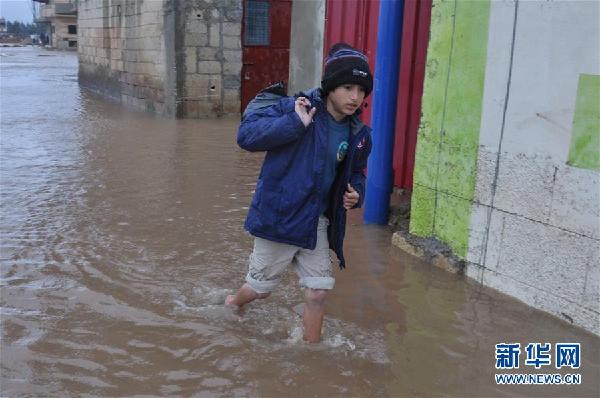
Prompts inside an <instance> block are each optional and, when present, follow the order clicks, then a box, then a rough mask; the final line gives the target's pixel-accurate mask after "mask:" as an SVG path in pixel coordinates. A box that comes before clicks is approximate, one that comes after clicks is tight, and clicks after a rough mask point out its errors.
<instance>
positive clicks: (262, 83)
mask: <svg viewBox="0 0 600 398" xmlns="http://www.w3.org/2000/svg"><path fill="white" fill-rule="evenodd" d="M291 22H292V1H291V0H244V18H243V26H242V63H243V64H242V85H241V86H242V92H241V96H242V101H241V105H242V109H241V110H242V112H243V110H244V109H245V108H246V105H248V102H250V100H252V98H254V96H255V95H256V93H258V92H259V91H260V90H262V89H263V88H265V87H267V86H269V85H270V84H272V83H275V82H277V81H279V80H283V81H285V83H286V85H287V82H288V78H289V62H290V28H291Z"/></svg>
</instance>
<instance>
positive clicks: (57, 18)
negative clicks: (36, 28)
mask: <svg viewBox="0 0 600 398" xmlns="http://www.w3.org/2000/svg"><path fill="white" fill-rule="evenodd" d="M33 1H36V2H38V3H40V8H39V15H38V17H37V18H36V22H38V23H44V24H46V27H47V28H46V34H45V35H44V38H45V42H46V44H48V45H49V46H51V47H53V48H57V49H60V50H77V2H76V1H74V0H33Z"/></svg>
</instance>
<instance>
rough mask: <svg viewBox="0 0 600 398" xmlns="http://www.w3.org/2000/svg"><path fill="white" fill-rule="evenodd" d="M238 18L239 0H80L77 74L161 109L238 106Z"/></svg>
mask: <svg viewBox="0 0 600 398" xmlns="http://www.w3.org/2000/svg"><path fill="white" fill-rule="evenodd" d="M241 19H242V3H241V0H221V1H213V0H195V1H185V2H179V1H174V0H82V1H80V3H79V30H78V33H79V61H80V62H79V64H80V67H79V77H80V82H81V84H82V85H83V86H86V87H88V88H91V89H92V90H95V91H97V92H100V93H102V94H104V95H107V96H109V97H112V98H113V99H115V100H118V101H120V102H122V103H124V104H126V105H129V106H132V107H135V108H138V109H141V110H146V111H150V112H156V113H158V114H162V115H167V116H176V117H192V118H193V117H204V116H215V115H222V114H226V113H238V112H239V108H240V98H239V91H240V76H239V75H240V70H241V42H240V29H241Z"/></svg>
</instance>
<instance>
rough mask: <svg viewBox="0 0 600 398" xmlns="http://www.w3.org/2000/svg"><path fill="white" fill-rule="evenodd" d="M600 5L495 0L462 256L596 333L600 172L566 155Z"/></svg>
mask: <svg viewBox="0 0 600 398" xmlns="http://www.w3.org/2000/svg"><path fill="white" fill-rule="evenodd" d="M599 15H600V3H599V2H597V1H576V2H570V1H518V2H516V1H513V0H511V1H492V2H491V13H490V24H489V41H488V56H487V66H486V80H485V87H484V102H483V109H482V122H481V133H480V149H479V156H478V173H477V174H478V177H477V184H476V193H475V203H474V206H473V213H472V217H471V231H470V239H469V252H468V256H467V260H468V262H469V265H468V267H467V274H468V275H469V276H471V277H473V278H476V279H478V280H480V281H481V282H483V283H484V284H486V285H489V286H492V287H494V288H496V289H498V290H501V291H503V292H505V293H508V294H510V295H512V296H515V297H517V298H519V299H521V300H523V301H524V302H526V303H528V304H530V305H532V306H534V307H537V308H540V309H543V310H545V311H548V312H551V313H553V314H555V315H557V316H559V317H561V318H563V319H565V320H567V321H569V322H572V323H573V324H575V325H578V326H582V327H584V328H586V329H588V330H590V331H592V332H594V333H596V334H600V324H599V306H600V301H599V300H600V299H599V291H600V276H599V275H600V174H599V173H598V172H597V171H593V170H587V169H581V168H576V167H572V166H569V165H567V163H566V162H567V157H568V153H569V147H570V142H571V135H572V129H573V115H574V111H575V99H576V95H577V89H578V81H579V76H580V74H583V73H585V74H591V75H600V55H599V48H600V43H599V37H600V29H599V20H598V16H599ZM513 27H515V30H514V35H513ZM599 150H600V148H599Z"/></svg>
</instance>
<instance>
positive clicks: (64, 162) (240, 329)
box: [0, 48, 600, 397]
mask: <svg viewBox="0 0 600 398" xmlns="http://www.w3.org/2000/svg"><path fill="white" fill-rule="evenodd" d="M0 62H1V87H0V88H1V106H2V108H1V117H2V120H1V137H0V149H1V153H0V154H1V158H0V159H1V164H0V187H1V192H0V194H1V205H2V213H1V215H2V217H1V224H0V233H1V237H0V249H1V269H0V271H1V306H2V313H1V332H2V342H1V364H2V375H1V385H0V387H1V391H0V393H1V395H2V396H10V397H15V396H53V397H67V396H198V397H213V396H214V397H230V396H239V397H246V396H248V397H255V396H259V397H295V396H298V397H334V396H346V397H367V396H369V397H370V396H373V397H410V396H418V397H469V396H470V397H505V396H539V397H542V396H544V397H547V396H556V397H571V396H573V397H575V396H584V397H592V396H598V393H599V391H600V390H599V389H600V382H599V380H600V353H599V338H598V337H596V336H593V335H591V334H589V333H586V332H585V331H582V330H581V329H577V328H575V327H572V326H570V325H568V324H566V323H564V322H563V321H561V320H558V319H556V318H554V317H552V316H550V315H547V314H544V313H542V312H540V311H537V310H534V309H532V308H529V307H527V306H526V305H524V304H522V303H520V302H518V301H516V300H513V299H511V298H509V297H506V296H504V295H501V294H498V293H496V292H494V291H492V290H489V289H487V288H484V287H482V286H480V285H478V284H476V283H473V282H471V281H469V280H466V279H464V278H462V277H460V276H457V275H452V274H449V273H446V272H444V271H442V270H439V269H436V268H434V267H431V266H430V265H428V264H426V263H423V262H421V261H420V260H418V259H415V258H413V257H410V256H408V255H405V254H403V253H402V252H400V251H399V250H398V249H396V248H394V247H392V246H391V245H390V241H391V232H390V230H389V229H388V228H387V227H383V226H366V225H363V224H362V216H361V214H360V211H353V212H351V215H350V219H349V225H348V231H347V241H346V242H347V243H346V252H347V258H348V269H347V270H345V271H339V270H337V271H336V273H335V276H336V278H337V281H336V288H335V290H334V291H333V292H332V293H331V294H330V296H329V297H328V303H327V314H326V320H325V325H324V339H323V342H322V343H321V344H317V345H308V344H306V343H304V342H302V338H301V335H302V329H301V325H302V323H301V319H300V317H299V316H298V315H297V314H296V312H295V311H294V307H295V306H296V305H297V304H298V303H300V302H301V301H302V295H301V292H300V290H299V288H298V284H297V278H296V277H295V275H294V274H293V273H292V272H290V273H289V274H288V275H287V276H286V277H285V278H284V280H283V282H282V284H281V287H280V289H279V290H278V291H277V292H276V293H275V294H274V295H273V296H272V297H270V298H269V299H268V300H265V301H261V302H260V303H253V304H251V305H250V306H249V308H248V309H247V310H246V311H245V312H243V313H241V314H234V313H232V312H231V311H229V310H227V309H224V308H223V306H222V305H221V303H222V301H223V299H224V297H225V296H226V295H227V294H230V293H232V292H233V291H234V289H236V288H237V287H238V286H239V285H240V284H241V283H242V281H243V277H244V275H245V273H246V270H247V259H248V255H249V253H250V249H251V245H252V238H251V237H250V236H249V235H248V234H247V233H246V232H245V231H244V230H243V221H244V217H245V214H246V211H247V206H248V204H249V202H250V199H251V195H252V192H253V188H254V183H255V180H256V177H257V175H258V171H259V167H260V164H261V161H262V158H263V156H264V155H263V154H260V153H258V154H257V153H247V152H244V151H242V150H241V149H239V148H238V147H237V145H236V144H235V134H236V127H237V123H238V120H237V119H236V118H224V119H216V120H164V119H161V118H159V117H156V116H153V115H149V114H145V113H140V112H134V111H130V110H126V109H124V108H123V107H122V106H120V105H117V104H113V103H110V102H107V101H105V100H103V99H102V98H99V97H97V96H95V95H93V94H90V93H88V92H86V91H84V90H82V89H81V88H80V87H79V85H78V83H77V57H76V54H73V53H60V52H52V51H46V50H41V49H34V48H20V49H2V50H1V51H0ZM502 342H519V343H521V346H522V347H524V346H525V345H527V344H528V343H531V342H550V343H553V344H555V343H557V342H578V343H581V346H582V355H581V359H582V364H581V368H580V369H578V370H572V369H568V370H565V369H561V370H556V369H554V368H553V367H547V368H542V369H540V370H535V368H533V367H530V366H523V364H521V368H520V369H519V370H517V371H504V372H501V373H563V374H564V373H579V374H581V375H582V384H581V385H577V386H498V385H496V383H495V381H494V374H495V373H496V372H497V371H496V369H495V368H494V365H495V349H494V345H495V344H497V343H502ZM524 355H525V354H524V353H523V354H522V357H523V358H522V359H521V360H522V361H523V360H524Z"/></svg>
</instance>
